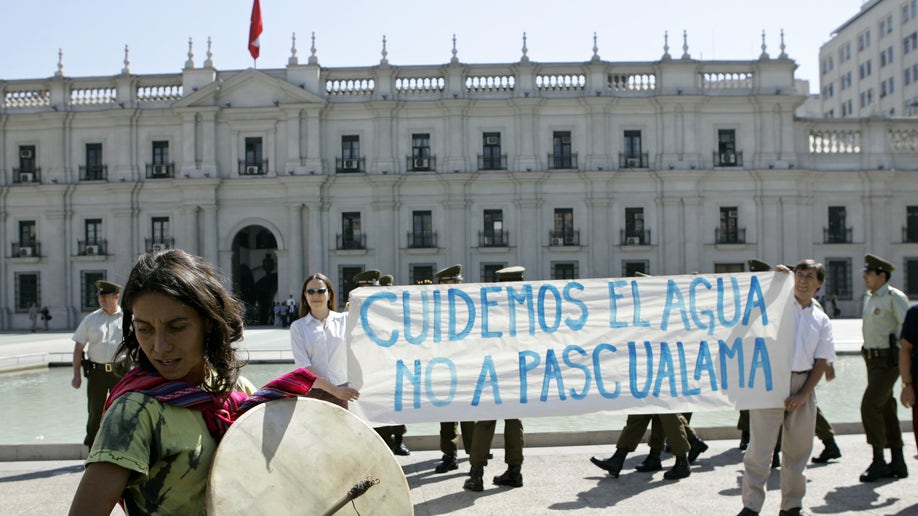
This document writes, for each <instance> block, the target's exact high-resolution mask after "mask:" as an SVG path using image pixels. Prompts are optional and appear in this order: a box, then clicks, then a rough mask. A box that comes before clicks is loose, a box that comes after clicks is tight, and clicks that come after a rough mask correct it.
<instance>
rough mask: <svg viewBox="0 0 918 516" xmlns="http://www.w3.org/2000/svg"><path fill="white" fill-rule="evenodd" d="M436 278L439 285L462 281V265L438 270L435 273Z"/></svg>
mask: <svg viewBox="0 0 918 516" xmlns="http://www.w3.org/2000/svg"><path fill="white" fill-rule="evenodd" d="M434 277H435V278H437V283H443V282H444V281H462V265H461V264H458V263H457V264H456V265H450V266H449V267H445V268H443V269H440V270H438V271H437V272H436V273H434Z"/></svg>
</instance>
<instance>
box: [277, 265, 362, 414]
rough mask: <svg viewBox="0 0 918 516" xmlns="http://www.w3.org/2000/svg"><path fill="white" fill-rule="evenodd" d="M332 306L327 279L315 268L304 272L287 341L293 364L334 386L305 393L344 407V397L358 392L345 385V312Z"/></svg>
mask: <svg viewBox="0 0 918 516" xmlns="http://www.w3.org/2000/svg"><path fill="white" fill-rule="evenodd" d="M334 307H335V289H334V287H332V282H331V280H330V279H328V277H326V276H325V275H324V274H322V273H318V272H317V273H315V274H312V275H310V276H308V277H307V278H306V280H305V281H304V282H303V289H302V291H301V292H300V318H299V319H297V320H296V321H294V322H293V324H291V325H290V345H291V347H292V348H293V360H294V362H296V366H297V367H305V368H306V369H309V371H310V372H312V374H314V375H316V376H318V377H319V378H324V379H325V380H328V382H329V383H330V384H332V385H334V386H336V387H337V388H336V389H335V391H334V392H328V391H324V390H321V389H316V388H313V389H312V390H311V391H309V393H308V394H307V397H309V398H317V399H320V400H324V401H328V402H329V403H334V404H336V405H338V406H339V407H342V408H344V409H347V402H348V400H355V399H357V397H358V396H359V395H360V393H359V392H357V391H356V390H355V389H352V388H350V387H348V386H347V349H346V342H345V335H344V330H345V326H346V325H347V313H340V312H336V311H334Z"/></svg>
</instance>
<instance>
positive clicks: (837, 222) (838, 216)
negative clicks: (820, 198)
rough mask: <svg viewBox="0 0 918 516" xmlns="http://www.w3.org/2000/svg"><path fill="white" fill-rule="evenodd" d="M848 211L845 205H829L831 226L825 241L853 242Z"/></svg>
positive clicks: (837, 242) (833, 242) (830, 242)
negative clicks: (848, 223) (848, 225)
mask: <svg viewBox="0 0 918 516" xmlns="http://www.w3.org/2000/svg"><path fill="white" fill-rule="evenodd" d="M847 221H848V212H847V209H846V208H845V207H844V206H829V227H828V230H827V232H826V236H825V239H824V242H825V243H827V244H843V243H849V242H851V229H850V228H848V227H847Z"/></svg>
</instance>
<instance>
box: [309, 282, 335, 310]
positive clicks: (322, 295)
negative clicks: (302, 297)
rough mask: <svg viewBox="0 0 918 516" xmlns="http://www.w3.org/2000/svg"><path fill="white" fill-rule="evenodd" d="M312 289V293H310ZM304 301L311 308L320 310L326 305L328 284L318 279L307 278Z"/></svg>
mask: <svg viewBox="0 0 918 516" xmlns="http://www.w3.org/2000/svg"><path fill="white" fill-rule="evenodd" d="M310 290H312V291H314V293H312V294H310V293H309V291H310ZM304 294H306V302H307V303H309V308H310V309H311V310H313V311H314V310H321V309H323V308H327V307H328V296H329V294H328V286H327V285H326V284H325V282H324V281H322V280H320V279H312V280H309V283H307V284H306V292H304Z"/></svg>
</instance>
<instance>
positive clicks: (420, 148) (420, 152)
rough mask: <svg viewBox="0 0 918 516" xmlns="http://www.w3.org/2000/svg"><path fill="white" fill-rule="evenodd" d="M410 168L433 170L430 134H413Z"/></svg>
mask: <svg viewBox="0 0 918 516" xmlns="http://www.w3.org/2000/svg"><path fill="white" fill-rule="evenodd" d="M410 165H411V166H410V170H432V169H433V167H432V166H431V161H430V134H427V133H421V134H412V135H411V164H410Z"/></svg>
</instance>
